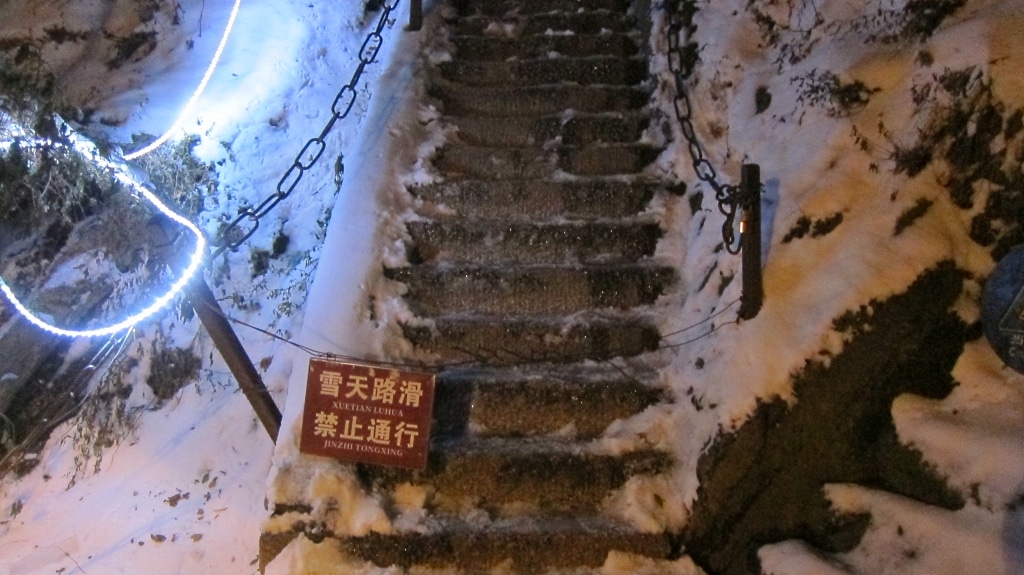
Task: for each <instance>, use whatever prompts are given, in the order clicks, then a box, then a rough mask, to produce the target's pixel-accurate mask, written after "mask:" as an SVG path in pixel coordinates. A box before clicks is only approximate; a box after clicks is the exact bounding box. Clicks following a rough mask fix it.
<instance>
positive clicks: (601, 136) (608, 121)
mask: <svg viewBox="0 0 1024 575" xmlns="http://www.w3.org/2000/svg"><path fill="white" fill-rule="evenodd" d="M563 116H564V114H563V115H557V116H542V117H538V118H523V117H517V116H460V117H451V116H449V117H447V118H446V122H447V123H448V124H450V125H451V126H453V127H454V128H455V130H456V134H455V136H454V137H455V139H456V140H455V141H457V142H461V143H464V144H469V145H474V146H509V147H524V146H542V145H544V144H548V143H551V142H558V143H561V144H565V145H569V146H585V145H589V144H594V143H598V142H605V143H627V142H636V141H637V140H639V139H640V137H641V135H642V134H643V131H644V129H645V128H646V127H647V125H648V123H649V122H650V118H649V116H648V115H647V114H641V113H638V112H624V113H612V114H575V115H571V116H569V117H563Z"/></svg>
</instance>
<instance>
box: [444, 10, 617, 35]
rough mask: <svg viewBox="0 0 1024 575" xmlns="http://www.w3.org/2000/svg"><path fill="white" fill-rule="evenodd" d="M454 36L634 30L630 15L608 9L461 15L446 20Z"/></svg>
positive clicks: (613, 32) (608, 32) (593, 32)
mask: <svg viewBox="0 0 1024 575" xmlns="http://www.w3.org/2000/svg"><path fill="white" fill-rule="evenodd" d="M448 24H449V28H450V30H451V32H452V33H453V34H454V35H457V36H495V37H505V38H524V37H528V36H542V35H552V34H566V33H570V32H571V33H574V34H594V35H596V34H622V33H627V32H631V31H633V30H635V28H636V21H635V20H634V18H633V17H632V16H629V15H626V14H623V13H622V12H612V11H609V10H589V11H587V10H585V11H582V12H580V11H572V12H545V13H535V14H520V13H516V12H509V13H506V14H502V15H497V16H495V15H488V14H484V15H462V16H459V17H457V18H455V19H453V20H449V21H448Z"/></svg>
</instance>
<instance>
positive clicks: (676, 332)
mask: <svg viewBox="0 0 1024 575" xmlns="http://www.w3.org/2000/svg"><path fill="white" fill-rule="evenodd" d="M739 301H740V298H736V299H735V300H733V301H732V303H730V304H729V305H727V306H725V307H723V308H722V309H720V310H718V311H717V312H715V313H713V314H711V315H709V316H708V317H706V318H704V319H702V320H700V321H698V322H697V323H695V324H693V325H688V326H686V327H684V328H683V329H680V330H676V331H673V332H672V333H666V334H665V335H663V336H661V337H662V339H664V338H666V337H672V336H674V335H679V334H681V333H683V332H684V331H689V330H691V329H693V328H695V327H698V326H701V325H704V324H705V323H707V322H709V321H711V320H713V319H715V318H716V317H718V316H720V315H722V314H723V313H725V312H726V311H728V309H729V308H731V307H732V306H734V305H736V304H737V303H738V302H739Z"/></svg>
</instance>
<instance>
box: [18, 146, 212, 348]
mask: <svg viewBox="0 0 1024 575" xmlns="http://www.w3.org/2000/svg"><path fill="white" fill-rule="evenodd" d="M70 139H71V144H72V146H73V147H74V148H75V150H77V151H78V152H79V153H81V154H82V155H85V156H87V157H89V158H90V159H91V160H92V161H93V162H95V163H96V164H97V165H99V166H101V167H103V168H105V169H107V170H109V171H110V172H111V174H112V175H113V176H114V178H115V179H116V180H117V181H119V182H121V183H122V184H124V185H126V186H128V187H130V188H132V189H133V190H134V191H135V192H136V193H138V194H139V195H140V196H142V197H144V198H145V199H146V200H147V201H148V202H150V203H151V204H153V205H154V206H155V207H156V208H157V209H158V210H159V211H160V213H162V214H163V215H165V216H167V217H168V218H170V219H171V220H173V221H174V222H176V223H178V224H180V225H182V226H184V227H185V228H187V229H188V230H189V231H190V232H192V235H194V236H195V237H196V246H195V250H194V251H193V252H192V258H191V260H190V261H189V264H188V266H187V267H186V268H185V270H184V271H183V272H182V274H181V276H180V277H179V278H178V279H177V281H175V282H174V283H173V284H172V285H171V287H169V288H168V289H167V291H166V292H164V293H163V294H162V295H161V296H160V297H158V298H156V300H155V301H154V302H153V303H151V304H150V305H149V306H148V307H146V308H145V309H143V310H142V311H140V312H137V313H134V314H132V315H130V316H128V317H126V318H125V319H123V320H121V321H119V322H117V323H115V324H113V325H108V326H106V327H101V328H96V329H85V330H73V329H65V328H62V327H58V326H55V325H53V324H51V323H49V322H47V321H45V320H43V319H42V318H40V317H39V316H38V315H36V314H35V313H33V312H32V311H31V310H29V309H28V308H27V307H25V304H23V303H22V302H21V300H19V299H18V297H17V296H16V295H14V291H12V290H11V288H10V286H8V285H7V282H5V281H4V280H3V278H0V291H2V292H3V293H4V295H5V296H7V299H8V300H10V302H11V304H12V305H13V306H14V308H15V309H17V310H18V312H20V313H21V315H23V316H25V319H27V320H28V321H29V322H31V323H32V324H34V325H36V326H37V327H39V328H41V329H44V330H46V331H48V332H50V333H53V334H56V335H62V336H66V337H99V336H106V335H113V334H115V333H118V332H121V331H124V330H125V329H128V328H130V327H132V326H133V325H135V324H137V323H138V322H140V321H142V320H144V319H146V318H148V317H149V316H151V315H153V314H155V313H156V312H158V311H160V309H161V308H163V307H164V306H166V305H167V304H168V303H170V301H171V300H172V299H173V298H174V296H176V295H178V293H180V292H181V290H183V289H184V288H185V286H186V284H188V282H189V281H191V280H192V278H193V277H195V275H196V272H197V271H198V270H199V266H200V265H202V263H203V256H204V254H205V253H206V238H205V237H203V233H202V231H200V230H199V228H198V227H197V226H196V225H195V224H193V223H192V222H190V221H189V220H187V219H186V218H185V217H183V216H180V215H178V214H177V213H175V212H174V211H173V210H171V209H170V208H168V207H167V206H166V205H164V203H163V202H161V201H160V198H158V197H156V196H155V195H154V194H153V193H152V192H150V191H149V190H147V189H146V188H145V186H143V185H142V183H141V182H139V181H138V180H137V179H135V177H134V176H133V175H132V174H131V172H130V171H129V170H128V169H127V168H126V166H125V165H123V164H118V163H115V162H112V161H110V160H108V159H107V158H104V157H103V156H101V155H100V154H99V152H98V151H97V150H96V147H95V145H93V144H92V142H89V141H88V140H86V139H84V138H82V137H80V136H78V134H76V133H74V132H71V135H70ZM30 143H31V144H33V145H40V144H46V143H49V144H55V145H59V144H57V143H56V142H46V141H44V140H41V139H37V140H35V141H32V142H30Z"/></svg>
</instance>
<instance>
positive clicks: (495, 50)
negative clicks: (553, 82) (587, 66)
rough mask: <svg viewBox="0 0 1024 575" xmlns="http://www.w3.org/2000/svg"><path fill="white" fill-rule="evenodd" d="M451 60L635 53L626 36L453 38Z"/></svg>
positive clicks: (635, 45) (624, 54)
mask: <svg viewBox="0 0 1024 575" xmlns="http://www.w3.org/2000/svg"><path fill="white" fill-rule="evenodd" d="M451 40H452V44H453V45H454V46H455V58H457V59H458V60H463V61H468V62H474V61H486V60H498V61H500V60H508V59H512V58H515V59H530V58H548V57H552V56H566V57H570V58H572V57H581V56H619V57H622V58H629V57H632V56H635V55H637V54H638V53H639V49H638V47H637V43H636V40H635V39H633V37H632V36H631V35H629V34H623V33H607V34H560V35H554V34H542V35H537V36H529V37H526V38H508V37H500V36H455V37H453V38H452V39H451Z"/></svg>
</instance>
